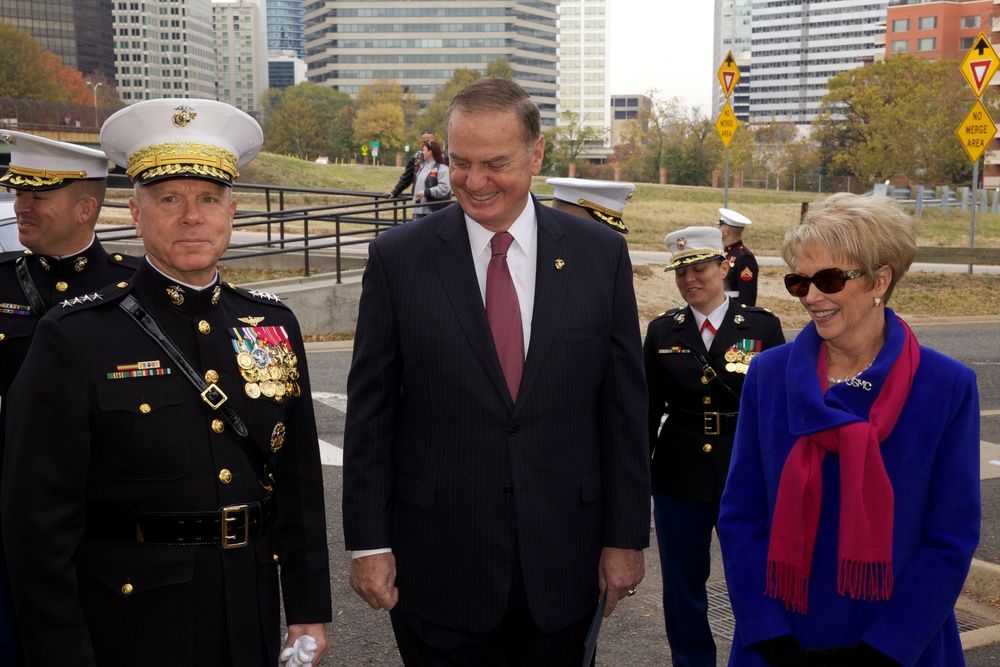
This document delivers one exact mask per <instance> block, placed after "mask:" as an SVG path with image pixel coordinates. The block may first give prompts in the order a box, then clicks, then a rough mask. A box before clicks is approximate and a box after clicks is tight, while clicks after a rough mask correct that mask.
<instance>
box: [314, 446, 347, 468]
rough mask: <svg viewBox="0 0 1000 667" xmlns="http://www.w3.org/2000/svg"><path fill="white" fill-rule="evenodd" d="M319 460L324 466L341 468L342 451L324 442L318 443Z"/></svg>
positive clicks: (342, 462)
mask: <svg viewBox="0 0 1000 667" xmlns="http://www.w3.org/2000/svg"><path fill="white" fill-rule="evenodd" d="M319 460H320V462H321V463H322V464H323V465H325V466H343V465H344V450H343V449H341V448H340V447H338V446H336V445H331V444H330V443H329V442H327V441H326V440H320V441H319Z"/></svg>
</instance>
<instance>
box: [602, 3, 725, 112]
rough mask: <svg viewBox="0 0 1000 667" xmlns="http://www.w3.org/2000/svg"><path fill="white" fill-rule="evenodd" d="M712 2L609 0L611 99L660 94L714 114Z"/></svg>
mask: <svg viewBox="0 0 1000 667" xmlns="http://www.w3.org/2000/svg"><path fill="white" fill-rule="evenodd" d="M714 4H715V3H714V2H712V0H609V1H608V13H609V15H610V16H609V35H608V43H609V48H610V54H609V61H610V62H609V70H610V75H609V83H610V88H611V91H610V92H611V94H612V95H627V94H634V93H646V92H647V91H649V90H651V89H654V88H655V89H656V90H658V91H659V93H658V95H657V98H659V99H663V100H667V99H670V98H672V97H681V98H683V99H684V102H685V104H686V105H687V106H688V107H689V108H690V107H694V106H699V107H701V110H702V113H703V114H704V115H706V116H710V115H711V113H712V95H714V94H715V91H716V89H717V88H718V87H719V81H718V79H717V78H716V73H715V72H714V71H713V69H712V30H713V13H714Z"/></svg>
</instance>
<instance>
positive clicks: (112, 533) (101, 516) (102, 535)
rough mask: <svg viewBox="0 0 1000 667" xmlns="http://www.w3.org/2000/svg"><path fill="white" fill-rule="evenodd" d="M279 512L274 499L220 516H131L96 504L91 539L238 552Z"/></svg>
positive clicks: (89, 526)
mask: <svg viewBox="0 0 1000 667" xmlns="http://www.w3.org/2000/svg"><path fill="white" fill-rule="evenodd" d="M276 511H277V503H276V502H275V500H274V497H273V496H271V495H268V496H267V497H265V498H264V499H262V500H260V501H257V502H254V503H250V504H247V505H231V506H229V507H223V508H222V509H220V510H219V511H217V512H129V511H126V510H120V509H117V508H112V507H110V506H108V505H101V504H93V505H90V506H89V507H88V508H87V535H89V536H90V537H96V538H98V539H102V540H109V541H112V542H127V543H132V544H145V545H149V546H191V545H200V544H217V545H219V546H221V547H222V548H223V549H236V548H239V547H245V546H246V545H247V544H249V543H250V540H252V539H254V538H256V537H260V536H261V535H263V534H264V533H266V532H267V530H268V528H269V527H270V526H271V523H272V522H273V520H274V515H275V513H276Z"/></svg>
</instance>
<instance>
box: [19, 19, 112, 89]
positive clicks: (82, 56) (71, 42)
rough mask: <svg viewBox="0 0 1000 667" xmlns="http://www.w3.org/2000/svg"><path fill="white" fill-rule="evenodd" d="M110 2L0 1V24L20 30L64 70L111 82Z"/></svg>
mask: <svg viewBox="0 0 1000 667" xmlns="http://www.w3.org/2000/svg"><path fill="white" fill-rule="evenodd" d="M111 8H112V1H111V0H0V21H3V22H4V23H7V24H9V25H12V26H14V27H15V28H17V29H18V30H23V31H24V32H26V33H28V34H29V35H31V36H32V37H34V38H35V41H36V42H37V43H38V45H39V46H40V47H41V48H42V49H43V50H45V51H51V52H52V53H54V54H56V55H57V56H59V57H60V59H61V60H62V64H63V65H65V66H66V67H72V68H74V69H77V70H80V71H81V72H83V73H84V74H85V75H86V74H99V75H102V76H105V77H107V78H109V79H110V78H112V77H113V76H114V73H115V53H114V43H113V32H112V24H111Z"/></svg>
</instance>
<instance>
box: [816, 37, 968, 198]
mask: <svg viewBox="0 0 1000 667" xmlns="http://www.w3.org/2000/svg"><path fill="white" fill-rule="evenodd" d="M958 67H959V63H958V61H956V60H937V61H931V60H924V59H920V58H916V57H914V56H912V55H910V54H896V55H891V56H889V57H887V58H886V59H885V60H882V61H879V62H876V63H874V64H872V65H868V66H866V67H859V68H857V69H853V70H849V71H847V72H842V73H841V74H838V75H837V76H835V77H833V78H832V79H830V80H829V82H828V84H827V86H828V89H829V93H827V95H825V96H824V97H823V103H822V114H821V116H820V117H819V119H818V120H817V121H816V123H815V125H814V128H815V133H816V138H817V140H818V142H819V145H820V157H821V160H822V163H823V166H824V170H825V171H826V172H827V173H830V174H850V175H853V176H855V177H856V178H858V179H859V180H861V181H862V182H864V183H866V184H867V185H868V186H871V185H873V184H874V183H879V182H882V181H884V180H886V179H890V178H893V177H897V176H902V177H905V178H907V179H909V180H911V181H913V182H917V183H926V184H939V183H944V184H952V183H956V182H962V181H967V180H969V178H970V175H969V172H970V171H971V163H970V162H969V159H968V156H967V155H966V154H965V151H964V149H963V148H962V145H961V143H960V142H959V141H958V139H957V138H956V136H955V130H956V128H958V127H959V125H960V124H961V122H962V120H963V118H964V117H965V115H966V114H967V113H968V112H969V109H970V108H971V106H972V104H971V93H970V91H969V89H968V86H967V85H966V84H965V82H964V81H963V80H962V76H961V74H960V72H959V69H958Z"/></svg>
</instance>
